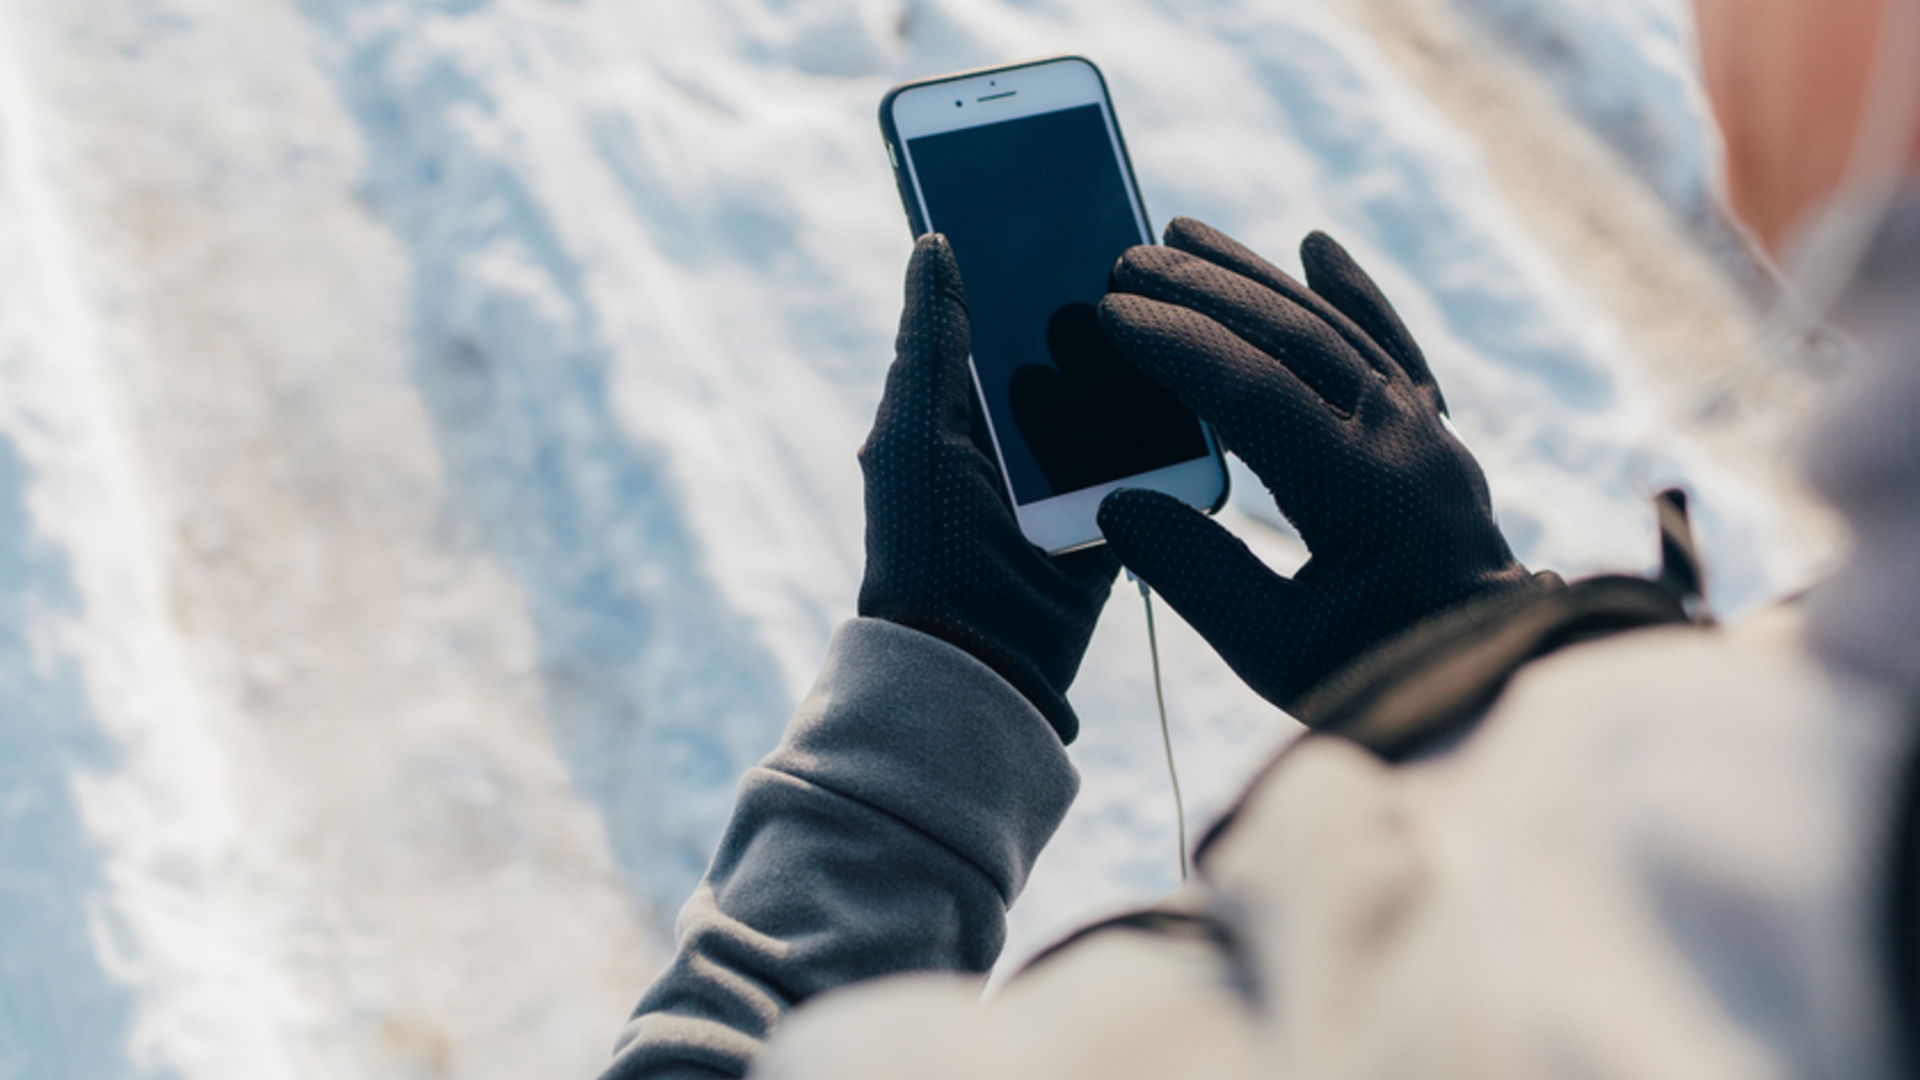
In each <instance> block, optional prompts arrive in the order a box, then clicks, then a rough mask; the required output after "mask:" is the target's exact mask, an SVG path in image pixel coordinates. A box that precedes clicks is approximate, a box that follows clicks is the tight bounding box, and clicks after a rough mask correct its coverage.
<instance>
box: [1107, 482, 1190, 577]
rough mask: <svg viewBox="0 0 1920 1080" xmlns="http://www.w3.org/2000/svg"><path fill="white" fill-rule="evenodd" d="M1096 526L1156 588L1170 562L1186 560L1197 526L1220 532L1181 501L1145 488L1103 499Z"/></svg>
mask: <svg viewBox="0 0 1920 1080" xmlns="http://www.w3.org/2000/svg"><path fill="white" fill-rule="evenodd" d="M1196 518H1197V519H1199V520H1198V521H1195V520H1194V519H1196ZM1094 522H1095V524H1097V525H1099V527H1100V534H1101V535H1102V536H1105V537H1106V538H1107V546H1109V547H1111V548H1112V549H1113V552H1114V554H1115V555H1117V556H1119V558H1120V561H1121V562H1122V563H1124V564H1125V565H1126V566H1127V568H1128V569H1130V570H1132V571H1133V572H1134V573H1136V574H1139V575H1140V576H1141V577H1143V578H1146V579H1147V584H1149V585H1156V587H1157V584H1156V582H1155V580H1154V579H1155V578H1156V577H1158V576H1160V574H1161V572H1162V571H1163V569H1165V567H1166V566H1167V565H1168V564H1169V562H1170V561H1173V560H1178V559H1180V558H1182V557H1183V554H1184V552H1185V549H1186V543H1185V541H1186V538H1187V537H1189V536H1191V533H1192V529H1193V528H1194V527H1195V526H1198V527H1199V528H1202V529H1208V530H1211V529H1215V528H1218V526H1216V525H1215V524H1214V523H1213V522H1212V521H1211V520H1210V519H1208V518H1207V516H1206V515H1205V514H1203V513H1201V512H1200V511H1199V510H1196V509H1194V508H1193V507H1191V506H1188V505H1187V504H1186V503H1184V502H1181V501H1180V500H1179V499H1176V498H1174V497H1173V496H1171V495H1167V494H1164V493H1162V492H1158V491H1148V490H1145V489H1143V488H1120V489H1119V490H1117V491H1114V492H1113V493H1111V494H1109V495H1108V496H1107V497H1106V498H1104V499H1101V500H1100V509H1099V510H1098V511H1097V512H1096V513H1095V514H1094Z"/></svg>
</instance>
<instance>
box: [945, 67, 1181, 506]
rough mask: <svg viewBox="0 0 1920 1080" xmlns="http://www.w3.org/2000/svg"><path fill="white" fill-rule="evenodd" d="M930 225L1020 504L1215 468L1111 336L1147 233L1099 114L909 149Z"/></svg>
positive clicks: (1003, 126)
mask: <svg viewBox="0 0 1920 1080" xmlns="http://www.w3.org/2000/svg"><path fill="white" fill-rule="evenodd" d="M907 150H908V154H909V156H910V157H911V159H912V161H913V165H914V172H915V175H916V178H917V179H918V181H919V186H920V193H921V196H922V197H923V198H924V200H925V206H926V212H927V217H928V224H929V226H930V227H931V228H932V229H934V230H935V231H937V232H941V233H944V234H946V237H947V240H948V242H949V243H950V244H952V246H953V253H954V257H955V258H956V259H957V260H958V261H959V263H960V274H961V278H962V279H963V281H964V282H965V285H966V291H967V309H968V313H969V316H970V319H971V324H972V333H973V362H974V370H975V371H976V373H977V374H978V376H979V380H980V389H981V393H982V398H983V400H984V402H985V404H986V407H987V410H988V413H989V415H990V417H991V419H992V423H993V431H994V436H995V441H996V442H997V443H998V444H999V449H1000V455H1001V459H1002V463H1003V464H1004V465H1005V467H1006V471H1007V479H1008V482H1009V483H1010V484H1011V486H1012V489H1013V497H1014V500H1015V501H1016V502H1018V503H1020V504H1022V505H1025V504H1028V503H1033V502H1038V501H1040V500H1043V499H1048V498H1052V497H1054V496H1056V495H1062V494H1065V493H1067V492H1071V491H1078V490H1080V489H1082V488H1089V487H1094V486H1096V485H1099V484H1104V483H1110V482H1112V481H1115V480H1122V479H1125V478H1127V477H1130V476H1136V475H1139V474H1141V473H1145V472H1150V471H1152V470H1155V469H1161V468H1165V467H1167V466H1170V465H1177V464H1180V463H1182V462H1186V461H1191V460H1193V459H1195V458H1202V457H1206V456H1207V454H1208V452H1209V448H1208V444H1207V438H1206V435H1205V433H1204V431H1203V429H1202V428H1201V426H1200V421H1199V420H1198V419H1197V418H1196V417H1195V416H1194V415H1193V413H1191V412H1189V411H1188V410H1187V409H1186V407H1185V406H1183V405H1181V404H1180V402H1179V401H1178V399H1176V398H1175V397H1174V396H1173V394H1172V392H1170V391H1168V390H1167V389H1165V388H1164V387H1162V386H1160V385H1159V384H1158V383H1155V382H1153V381H1152V380H1151V379H1148V378H1147V377H1146V376H1145V375H1142V374H1141V373H1140V372H1139V370H1138V369H1136V368H1135V367H1133V365H1131V364H1130V363H1128V362H1127V361H1126V359H1125V358H1124V357H1122V356H1121V355H1120V354H1119V353H1118V351H1117V350H1116V349H1115V348H1114V347H1113V345H1112V344H1111V343H1110V342H1108V341H1107V340H1106V338H1105V336H1104V335H1103V334H1102V333H1101V332H1100V325H1099V320H1098V318H1097V316H1096V314H1095V310H1094V305H1095V304H1097V303H1099V301H1100V298H1101V297H1102V296H1103V295H1105V293H1106V286H1107V275H1108V274H1109V273H1110V272H1111V271H1112V269H1113V265H1114V262H1115V261H1116V260H1118V259H1119V257H1120V255H1121V253H1122V252H1124V251H1126V250H1127V249H1128V248H1129V247H1132V246H1134V245H1135V244H1140V243H1146V242H1149V240H1150V238H1149V237H1147V236H1144V235H1142V232H1141V225H1140V219H1139V218H1138V217H1137V216H1136V215H1135V213H1134V208H1133V204H1132V201H1131V199H1130V198H1129V197H1128V193H1127V185H1126V182H1125V180H1124V178H1123V177H1122V175H1121V163H1120V157H1119V153H1118V148H1117V147H1116V145H1115V143H1114V140H1113V137H1112V135H1111V134H1110V133H1109V129H1108V126H1107V119H1106V116H1105V115H1104V113H1103V111H1102V109H1101V107H1100V106H1099V105H1085V106H1079V107H1075V108H1068V109H1061V110H1059V111H1056V112H1048V113H1041V114H1039V115H1035V116H1027V117H1022V118H1020V119H1016V120H1006V121H1002V122H1000V123H994V124H985V125H981V126H979V127H970V128H963V129H960V130H957V131H949V132H944V133H941V134H938V135H926V136H921V137H918V138H914V139H911V140H909V141H908V142H907Z"/></svg>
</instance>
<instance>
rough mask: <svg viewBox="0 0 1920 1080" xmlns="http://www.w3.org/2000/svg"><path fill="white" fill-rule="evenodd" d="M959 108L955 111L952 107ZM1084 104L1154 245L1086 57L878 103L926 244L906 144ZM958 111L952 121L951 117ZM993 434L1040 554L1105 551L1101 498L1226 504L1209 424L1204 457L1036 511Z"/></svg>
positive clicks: (1009, 487) (976, 381)
mask: <svg viewBox="0 0 1920 1080" xmlns="http://www.w3.org/2000/svg"><path fill="white" fill-rule="evenodd" d="M951 102H957V105H951V106H950V105H949V104H948V103H951ZM1085 105H1098V106H1100V111H1101V115H1102V116H1103V117H1104V118H1105V119H1106V122H1107V134H1108V136H1109V137H1110V138H1111V139H1112V142H1113V147H1114V150H1115V152H1116V153H1117V154H1118V156H1119V160H1120V166H1121V168H1120V173H1121V178H1122V180H1123V182H1124V183H1125V185H1126V189H1127V197H1128V199H1129V200H1130V201H1131V203H1132V207H1133V213H1134V219H1135V222H1136V224H1137V225H1138V226H1139V229H1140V236H1141V243H1147V244H1150V243H1153V242H1154V240H1153V226H1152V223H1151V222H1150V221H1149V220H1148V218H1147V208H1146V203H1145V200H1143V199H1142V198H1141V196H1140V186H1139V182H1138V181H1137V180H1136V179H1135V177H1134V173H1133V160H1132V158H1131V157H1130V156H1129V155H1128V153H1127V144H1126V139H1125V138H1124V137H1123V136H1122V135H1121V133H1120V124H1119V121H1118V120H1117V119H1116V117H1115V116H1114V111H1113V102H1112V99H1111V97H1110V96H1109V95H1108V93H1107V83H1106V77H1105V76H1104V75H1102V74H1101V72H1100V68H1099V67H1098V66H1097V65H1095V64H1094V63H1093V61H1091V60H1088V59H1086V58H1085V57H1081V56H1056V57H1048V58H1045V59H1041V60H1032V61H1027V62H1025V63H1020V64H1009V65H1006V66H1003V67H991V68H980V69H977V70H973V71H963V72H956V73H953V74H950V75H941V76H936V77H933V78H929V79H919V80H915V81H913V82H909V83H904V84H902V85H900V86H896V87H894V88H893V89H892V90H890V91H888V92H887V95H886V97H884V98H882V99H881V102H880V129H881V133H882V134H883V136H884V137H885V139H886V144H887V157H888V159H889V161H890V162H891V163H892V165H893V173H894V179H895V182H896V184H897V185H898V186H899V189H900V201H901V203H902V204H903V205H904V206H905V208H906V211H907V219H908V224H909V225H910V226H911V227H912V229H913V234H914V235H915V236H916V237H918V236H920V235H923V234H924V233H926V232H928V231H929V229H928V221H927V211H926V200H925V198H924V196H923V195H922V194H921V191H920V181H919V177H918V174H917V172H916V171H915V167H914V163H913V159H912V155H911V154H910V153H909V152H908V149H907V141H908V140H909V139H915V138H919V137H922V136H925V135H937V134H940V133H942V132H947V131H959V130H963V129H966V128H972V127H981V126H984V125H988V124H996V123H1000V122H1003V121H1007V120H1017V119H1020V118H1021V117H1025V116H1037V115H1041V114H1043V113H1049V112H1055V111H1058V110H1060V109H1071V108H1078V107H1081V106H1085ZM949 108H951V110H952V112H951V115H949V114H948V111H947V110H948V109H949ZM967 366H968V370H969V372H970V373H971V374H972V376H973V389H974V393H975V394H976V395H977V396H978V397H979V398H980V399H981V400H984V399H985V393H984V391H983V390H982V388H981V384H980V372H979V369H978V367H977V366H976V365H974V364H973V362H972V358H971V357H969V358H968V364H967ZM981 412H982V413H983V414H984V416H985V419H986V423H987V430H988V434H989V436H990V437H991V438H992V439H993V446H994V457H995V462H994V463H995V465H996V467H998V468H999V469H1000V482H1001V484H1002V486H1003V489H1004V490H1005V491H1006V493H1007V501H1008V503H1009V504H1011V505H1012V506H1013V512H1014V517H1015V518H1016V519H1017V520H1018V521H1019V523H1020V531H1021V532H1022V533H1023V534H1024V535H1025V536H1026V538H1027V539H1028V540H1029V541H1031V542H1032V543H1033V544H1034V545H1035V546H1037V547H1039V548H1041V549H1042V550H1044V551H1046V552H1047V553H1048V554H1050V555H1058V554H1063V553H1065V552H1068V551H1074V550H1077V549H1080V548H1085V547H1092V546H1094V545H1096V544H1100V543H1104V542H1105V538H1104V537H1102V536H1101V535H1100V527H1099V525H1098V523H1097V522H1096V521H1095V514H1096V513H1097V512H1098V510H1099V507H1100V500H1101V499H1102V498H1104V497H1106V495H1107V494H1108V493H1109V492H1112V491H1114V490H1115V489H1118V488H1122V487H1138V488H1148V489H1150V490H1154V491H1162V492H1165V493H1166V494H1169V495H1172V496H1174V497H1175V498H1178V499H1180V500H1182V501H1184V502H1186V503H1188V504H1189V505H1192V506H1195V507H1198V508H1199V509H1201V510H1204V511H1206V512H1207V513H1209V514H1211V513H1214V512H1216V511H1218V510H1219V509H1220V508H1221V507H1222V506H1224V505H1226V501H1227V494H1228V483H1229V481H1228V476H1227V463H1226V459H1225V458H1224V457H1223V456H1222V454H1221V451H1220V444H1219V441H1218V440H1217V439H1216V438H1215V437H1214V434H1213V430H1212V428H1211V427H1209V426H1208V425H1207V424H1206V423H1205V422H1204V421H1202V422H1201V425H1200V426H1201V430H1202V431H1203V432H1204V433H1205V436H1206V440H1207V454H1206V456H1205V457H1199V458H1194V459H1191V460H1189V461H1183V462H1179V463H1176V464H1174V465H1169V466H1166V467H1165V468H1161V469H1156V470H1153V471H1152V472H1146V473H1140V474H1137V475H1134V476H1129V477H1123V478H1121V479H1119V480H1115V481H1111V482H1109V483H1106V484H1100V485H1097V486H1095V487H1090V488H1082V489H1080V490H1078V491H1069V492H1066V493H1064V494H1061V495H1055V496H1053V497H1051V498H1047V499H1041V500H1038V501H1035V502H1031V503H1025V504H1023V503H1021V502H1019V501H1018V500H1017V499H1015V498H1014V497H1013V483H1012V480H1011V478H1010V477H1009V476H1008V475H1007V471H1006V466H1005V465H1004V464H1003V463H1002V462H1001V460H1000V459H1001V457H1002V455H1001V453H1000V435H999V432H997V431H995V430H994V426H993V416H992V414H991V412H989V411H988V410H986V409H984V408H982V409H981Z"/></svg>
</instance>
